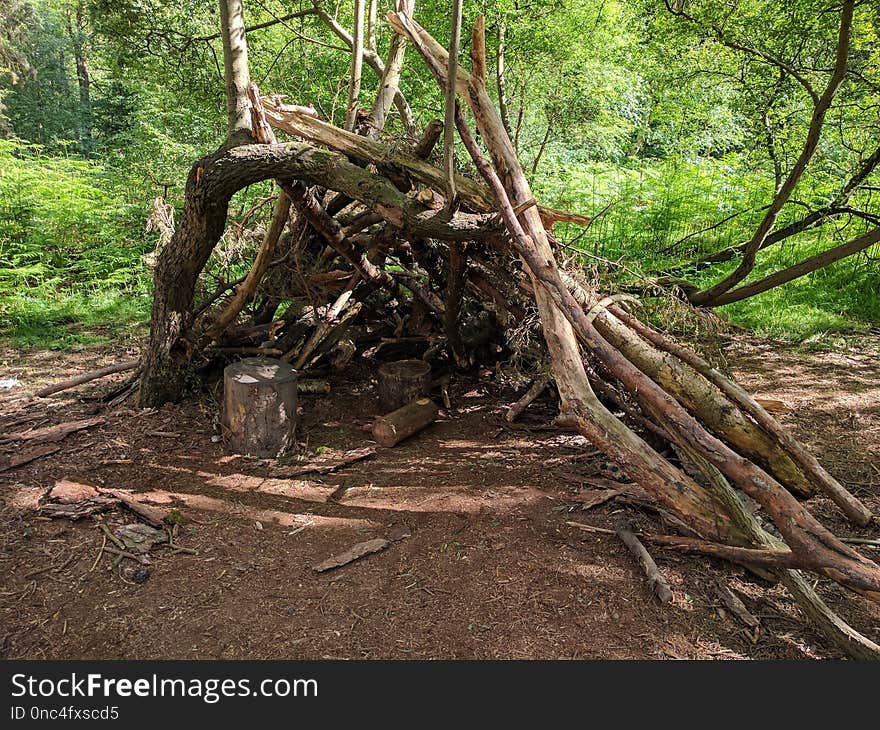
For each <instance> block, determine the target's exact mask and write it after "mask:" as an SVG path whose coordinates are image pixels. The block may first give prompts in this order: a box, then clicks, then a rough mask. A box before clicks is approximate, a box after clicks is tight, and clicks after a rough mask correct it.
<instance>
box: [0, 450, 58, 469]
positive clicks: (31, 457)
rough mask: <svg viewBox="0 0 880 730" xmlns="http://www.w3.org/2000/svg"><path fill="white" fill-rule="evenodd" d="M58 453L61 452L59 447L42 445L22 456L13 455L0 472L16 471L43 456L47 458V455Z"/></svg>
mask: <svg viewBox="0 0 880 730" xmlns="http://www.w3.org/2000/svg"><path fill="white" fill-rule="evenodd" d="M59 451H61V447H60V446H56V445H55V444H42V445H40V446H37V447H36V448H34V449H31V450H29V451H25V452H24V453H23V454H13V455H12V457H11V458H10V460H9V463H8V464H7V465H6V466H3V467H0V472H4V471H9V470H10V469H16V468H18V467H19V466H24V465H25V464H30V463H31V462H32V461H36V460H37V459H39V458H41V457H43V456H49V454H55V453H57V452H59Z"/></svg>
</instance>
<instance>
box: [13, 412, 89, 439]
mask: <svg viewBox="0 0 880 730" xmlns="http://www.w3.org/2000/svg"><path fill="white" fill-rule="evenodd" d="M103 423H105V419H104V418H102V417H100V416H98V417H96V418H85V419H82V420H79V421H66V422H65V423H59V424H57V425H55V426H46V427H45V428H34V429H31V430H29V431H18V432H16V433H11V434H8V435H6V436H3V437H0V442H8V441H34V442H36V443H50V442H55V441H61V440H62V439H64V438H66V437H67V436H69V435H70V434H72V433H76V432H77V431H83V430H85V429H87V428H93V427H94V426H100V425H102V424H103Z"/></svg>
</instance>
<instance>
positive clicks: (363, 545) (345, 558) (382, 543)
mask: <svg viewBox="0 0 880 730" xmlns="http://www.w3.org/2000/svg"><path fill="white" fill-rule="evenodd" d="M391 544H392V543H391V541H390V540H385V539H384V538H381V537H377V538H375V539H373V540H366V541H365V542H359V543H358V544H357V545H353V546H352V547H350V548H349V549H348V550H346V551H345V552H343V553H340V554H339V555H334V556H333V557H332V558H327V559H326V560H322V561H321V562H320V563H317V564H316V565H313V566H312V570H314V571H315V572H316V573H323V572H325V571H327V570H332V569H333V568H340V567H342V566H343V565H348V564H349V563H351V562H353V561H355V560H358V559H360V558H363V557H365V556H367V555H372V554H373V553H378V552H379V551H380V550H384V549H385V548H387V547H388V546H389V545H391Z"/></svg>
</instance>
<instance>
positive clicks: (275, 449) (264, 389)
mask: <svg viewBox="0 0 880 730" xmlns="http://www.w3.org/2000/svg"><path fill="white" fill-rule="evenodd" d="M221 422H222V425H223V443H224V445H225V446H226V448H227V449H229V450H230V451H233V452H235V453H237V454H247V455H249V456H259V457H262V458H273V457H276V456H281V455H282V454H285V453H287V452H288V451H290V449H291V448H293V446H294V444H295V443H296V442H295V441H294V432H295V430H296V370H294V369H293V368H292V367H291V366H290V365H288V364H287V363H285V362H281V361H278V360H266V359H264V358H259V357H249V358H246V359H244V360H239V361H238V362H234V363H232V364H231V365H228V366H227V367H226V369H225V370H224V371H223V414H222V418H221Z"/></svg>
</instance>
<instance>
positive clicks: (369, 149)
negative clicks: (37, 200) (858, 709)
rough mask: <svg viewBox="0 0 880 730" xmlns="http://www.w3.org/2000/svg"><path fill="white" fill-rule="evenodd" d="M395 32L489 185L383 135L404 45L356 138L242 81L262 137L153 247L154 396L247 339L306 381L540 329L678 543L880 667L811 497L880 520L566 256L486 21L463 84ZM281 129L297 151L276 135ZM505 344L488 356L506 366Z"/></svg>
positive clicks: (235, 152)
mask: <svg viewBox="0 0 880 730" xmlns="http://www.w3.org/2000/svg"><path fill="white" fill-rule="evenodd" d="M387 20H388V23H389V24H390V26H391V27H392V28H393V30H394V31H395V33H396V34H397V36H398V37H399V38H400V39H403V40H405V41H406V42H407V43H408V44H410V45H411V46H412V47H413V48H414V49H415V50H416V51H417V52H418V54H419V55H420V56H421V58H422V60H423V61H424V62H425V64H426V65H427V67H428V68H429V69H430V71H431V73H432V74H433V76H434V78H435V79H436V81H437V83H438V84H439V86H440V87H441V89H442V90H443V91H444V95H445V96H446V98H447V99H448V100H449V101H451V102H452V107H451V109H449V112H450V113H449V114H447V118H449V119H451V120H452V121H453V123H454V126H455V129H456V130H457V133H458V138H459V139H460V140H461V142H462V143H463V145H464V147H465V149H466V150H467V152H468V154H469V156H470V158H471V160H472V162H473V165H474V167H475V168H476V170H477V171H478V173H479V177H480V178H481V180H480V181H477V180H473V179H469V178H467V177H464V176H462V175H456V174H454V167H450V166H449V165H448V164H447V165H446V166H445V168H441V167H439V166H436V165H435V164H433V163H432V161H431V159H430V156H431V152H432V150H433V148H434V146H435V144H436V143H437V142H438V140H439V138H440V133H441V129H442V125H441V124H439V123H432V124H430V125H428V127H427V129H426V130H425V132H424V134H423V135H422V136H421V138H420V139H418V140H408V141H405V142H400V141H398V142H394V143H388V142H386V141H382V140H380V138H379V136H380V135H379V131H380V130H381V129H382V124H383V122H381V121H379V120H384V118H385V115H386V113H387V111H388V108H389V106H390V105H391V103H392V100H393V99H394V93H393V92H394V90H395V89H396V87H397V80H398V78H399V73H400V68H401V65H402V58H403V49H404V48H405V46H406V44H405V43H402V42H397V43H395V44H392V50H391V53H392V57H390V58H389V61H388V63H386V65H385V67H384V68H385V72H384V73H383V79H382V84H381V85H380V88H381V91H380V95H379V97H378V98H377V100H376V104H375V105H374V107H373V109H372V110H371V111H370V113H369V114H363V113H362V114H360V115H358V114H355V115H353V116H352V119H351V120H350V123H351V125H350V126H351V128H349V129H341V128H338V127H336V126H334V125H332V124H329V123H327V122H324V121H321V120H320V119H318V118H317V116H316V114H315V112H314V110H312V109H311V108H310V107H305V106H297V105H292V104H286V103H284V102H283V100H282V99H280V98H279V97H277V96H272V95H268V96H261V95H260V93H259V91H258V90H257V88H256V87H255V86H254V85H252V84H250V85H248V86H247V87H246V90H245V91H246V94H247V96H248V97H249V102H248V105H249V108H250V114H251V124H250V127H251V138H250V140H248V141H246V142H245V143H238V144H234V145H226V146H224V147H223V148H221V149H220V150H218V151H217V152H216V153H214V154H213V155H209V156H208V157H205V158H203V159H202V160H199V161H198V162H197V163H196V164H195V165H194V167H193V171H192V172H191V174H190V178H189V181H188V184H187V194H186V205H185V209H184V213H183V216H182V217H181V219H180V224H179V226H178V229H177V230H176V231H175V234H174V236H173V237H172V239H171V241H170V242H169V243H168V245H167V246H166V247H165V249H164V250H163V252H162V254H161V255H160V257H159V261H158V265H157V268H156V274H155V297H154V305H153V317H152V330H151V340H150V345H149V348H148V350H147V352H146V356H145V358H144V360H143V363H142V368H143V369H142V374H141V381H140V397H141V401H142V403H143V404H145V405H158V404H161V403H163V402H166V401H168V400H174V399H177V398H179V397H181V396H182V395H183V393H184V384H185V382H186V381H187V377H188V375H187V374H188V373H190V372H191V370H192V368H193V364H194V363H196V362H198V361H199V358H202V359H206V358H210V357H212V356H214V355H216V353H217V351H218V350H219V351H221V352H225V353H226V354H228V353H230V352H232V351H237V352H242V353H245V354H251V349H255V350H257V351H260V352H262V354H265V355H269V356H276V357H280V358H282V359H284V360H286V361H289V362H291V363H293V364H294V365H295V367H297V368H301V369H308V368H309V367H313V366H314V365H315V364H317V363H319V362H322V361H334V362H335V363H336V364H337V365H339V364H344V363H345V362H346V361H347V358H349V359H350V357H351V355H352V354H353V353H354V352H356V351H362V350H363V348H364V347H365V345H366V344H367V343H369V342H373V343H374V345H373V346H374V347H376V348H379V349H381V348H382V347H384V346H387V345H393V346H394V347H400V346H404V345H406V346H409V345H411V344H414V343H417V344H418V346H419V348H420V352H419V353H416V356H421V357H425V358H431V357H446V358H447V360H448V363H449V364H450V366H452V367H459V368H463V367H467V366H469V365H471V364H473V362H474V360H475V358H478V357H479V350H480V348H481V347H483V346H485V345H491V344H492V343H493V342H496V343H497V342H501V343H503V342H504V338H503V336H502V337H501V338H500V339H499V338H496V337H495V334H491V335H490V336H488V337H481V336H479V335H477V336H473V333H472V332H471V331H470V330H471V329H474V328H473V327H472V326H471V325H472V323H474V322H489V323H490V326H489V327H488V329H489V330H491V331H492V332H493V333H494V332H495V331H497V332H502V333H503V332H504V331H510V330H513V329H515V328H517V327H520V326H522V323H523V322H526V321H529V320H530V319H533V320H534V321H535V325H536V327H539V328H540V333H539V334H540V335H541V337H542V339H543V343H544V345H543V346H541V347H540V348H536V351H535V352H534V353H532V358H533V360H534V361H535V362H536V363H537V362H539V361H541V360H542V359H543V360H545V361H546V362H547V363H548V364H549V374H550V376H551V378H552V381H553V382H554V383H555V387H556V389H557V390H558V392H559V401H560V414H559V417H558V420H559V421H560V422H562V423H564V424H566V425H568V426H570V427H573V428H574V429H576V430H577V431H578V432H579V433H580V434H582V435H583V436H584V437H586V438H587V439H588V440H589V441H590V442H591V443H592V444H593V445H594V446H596V447H597V448H599V449H600V450H601V451H602V452H604V453H605V454H606V455H607V456H608V458H610V459H612V460H613V461H614V462H615V463H617V464H618V465H619V466H620V468H621V469H622V470H623V471H624V472H625V473H626V474H627V476H628V477H629V478H630V479H631V480H632V481H633V482H636V483H637V484H638V485H639V486H640V487H641V489H642V490H644V492H646V493H647V494H648V495H649V496H650V499H651V500H653V503H654V504H655V505H656V507H657V508H658V509H660V510H662V511H663V512H664V513H665V514H667V515H669V516H670V517H671V518H672V522H673V523H674V524H675V525H677V526H678V527H679V529H680V532H681V534H680V535H675V536H668V539H665V540H662V541H661V542H662V543H663V544H664V545H666V546H668V547H670V548H673V549H678V550H685V551H688V552H696V553H701V554H704V555H708V556H713V557H717V558H722V559H725V560H728V561H732V562H735V563H738V564H742V565H745V566H747V567H749V568H750V569H752V570H755V571H758V572H760V573H761V574H762V575H764V576H768V577H772V578H774V579H775V580H778V581H780V582H781V583H783V584H784V585H785V586H786V587H787V588H788V590H789V591H790V592H791V593H792V595H793V596H794V597H795V599H796V600H797V601H798V602H799V604H800V605H801V606H802V607H803V609H804V611H805V612H806V613H807V615H808V616H809V617H810V618H811V619H812V621H813V622H814V623H815V624H816V626H817V627H818V628H819V629H820V630H821V631H823V632H824V633H825V634H826V635H827V636H828V637H829V639H830V640H831V641H833V642H834V643H836V644H837V645H838V646H840V647H841V648H842V649H843V650H844V651H845V652H847V653H848V654H850V655H852V656H859V657H874V658H878V657H880V647H878V646H877V645H876V644H875V643H874V642H872V641H871V640H870V639H868V638H867V637H865V636H862V635H861V634H859V633H858V632H857V631H856V630H855V629H853V628H852V627H850V626H848V625H847V624H846V623H844V622H843V621H842V620H841V619H840V618H839V617H838V616H836V615H835V614H834V613H833V612H832V611H831V610H830V609H829V608H828V606H827V605H826V604H825V603H824V602H823V601H822V600H821V598H820V597H819V596H818V594H817V593H816V592H815V591H814V589H813V587H812V585H811V583H810V582H808V581H807V580H806V578H805V577H804V575H803V574H802V572H801V571H809V572H811V573H813V574H815V575H817V576H819V577H822V578H825V579H828V580H830V581H833V582H835V583H837V584H839V585H841V586H843V587H845V588H847V589H849V590H850V591H852V592H854V593H855V594H858V595H859V596H862V597H864V598H867V599H869V600H872V601H880V566H878V565H876V564H875V563H874V562H873V561H871V560H869V559H868V558H866V557H865V556H863V555H862V554H861V553H859V552H858V551H857V550H855V549H853V548H852V547H851V546H850V545H848V544H846V543H844V542H843V541H842V540H841V539H839V538H838V537H836V536H835V535H834V534H833V533H832V532H831V531H830V530H828V529H827V528H826V527H825V526H823V525H822V524H821V523H820V522H819V521H818V520H817V519H816V518H815V517H814V516H813V515H812V514H811V513H810V512H809V511H808V509H807V508H806V507H805V506H804V505H803V504H802V503H801V501H800V500H801V499H802V498H805V497H808V496H810V495H811V494H814V493H816V492H821V493H824V494H825V495H827V496H828V497H829V498H830V499H831V500H833V502H834V503H835V504H836V505H837V506H838V507H839V509H840V510H841V511H842V512H843V514H844V515H845V516H846V517H847V519H849V520H850V521H851V522H853V523H854V524H856V525H859V526H865V525H867V524H868V523H869V522H870V521H871V520H872V519H873V515H872V514H871V512H870V511H869V510H868V509H867V507H866V506H865V505H864V504H862V503H861V502H860V501H859V500H858V499H856V498H855V497H854V496H853V495H852V494H850V493H849V492H848V491H847V490H846V489H845V488H844V487H843V486H842V485H841V484H840V483H839V482H838V481H836V480H835V479H834V478H833V477H832V476H831V475H830V474H829V473H828V472H826V471H825V470H824V469H823V468H822V466H821V465H820V464H819V463H818V462H817V461H816V459H815V458H814V457H813V456H812V455H811V454H810V453H809V452H808V451H807V450H806V448H805V447H804V446H802V445H801V444H800V443H798V442H797V441H796V440H795V439H794V438H793V437H792V436H791V435H790V434H789V433H788V432H787V431H785V430H784V429H783V427H782V426H781V425H780V424H779V423H777V421H776V420H775V419H774V418H773V416H772V415H771V414H769V413H768V412H767V411H766V410H765V409H764V408H763V407H762V406H761V405H760V404H759V403H758V402H757V401H756V400H755V399H754V398H752V396H750V395H749V394H748V393H747V392H746V391H745V390H743V389H742V388H741V387H740V386H739V385H738V384H737V383H735V382H734V381H732V380H730V379H728V378H727V377H725V376H724V375H723V374H721V373H720V372H718V371H717V370H715V369H714V368H712V367H711V366H710V365H708V364H707V363H706V362H704V361H703V360H702V359H701V358H700V357H698V356H697V355H696V354H694V353H693V352H691V351H690V350H688V349H686V348H684V347H682V346H681V345H679V344H678V343H677V342H674V341H673V340H671V339H670V338H669V337H668V336H667V335H665V334H664V333H662V332H659V331H657V330H655V329H652V328H651V327H649V326H648V325H646V324H644V323H643V322H641V321H640V320H639V319H637V318H636V317H635V316H633V314H631V313H630V312H629V311H627V310H626V309H625V308H624V307H623V303H622V302H621V301H620V300H619V298H618V297H609V296H604V295H603V294H602V293H601V292H598V291H596V290H595V289H594V288H593V287H592V286H591V285H589V284H588V283H587V282H585V281H584V280H583V279H580V278H579V277H578V276H577V275H576V272H569V271H566V270H564V269H563V268H562V267H561V266H560V265H559V263H558V260H557V258H558V257H557V250H556V248H557V247H556V242H555V241H554V238H553V235H552V230H553V226H554V225H555V224H556V223H557V222H560V221H568V222H574V223H578V224H581V225H588V224H589V218H587V217H585V216H579V215H573V214H568V213H564V212H560V211H555V210H552V209H548V208H545V207H542V206H541V205H540V204H539V203H538V201H536V199H535V197H534V196H533V194H532V191H531V189H530V187H529V184H528V181H527V179H526V175H525V174H524V172H523V169H522V166H521V164H520V161H519V159H518V158H517V155H516V152H515V148H514V145H513V143H512V141H511V139H510V137H509V135H508V133H507V131H506V130H505V127H504V124H503V123H502V120H501V117H500V115H499V113H498V111H497V110H496V108H495V106H494V104H493V102H492V101H491V99H490V96H489V94H488V92H487V89H486V83H485V69H486V62H485V42H484V38H483V35H484V23H483V19H482V18H480V19H478V21H477V23H476V24H475V26H474V28H473V33H472V39H471V65H472V70H471V71H470V72H469V71H467V70H466V69H464V68H462V67H461V66H460V65H458V64H457V63H451V62H450V57H449V54H448V53H447V50H446V49H445V48H444V47H443V46H442V45H441V44H439V43H438V42H437V41H436V40H435V39H434V38H432V37H431V35H430V34H429V33H428V32H427V31H425V30H424V29H423V28H422V27H421V26H419V24H418V23H417V22H416V21H415V20H413V18H412V16H411V13H410V12H407V8H406V6H405V3H401V6H400V10H399V11H398V12H396V13H389V14H388V15H387ZM394 54H399V56H398V55H394ZM245 59H246V56H245ZM230 108H232V106H231V107H230ZM468 113H469V114H468ZM469 117H470V118H469ZM471 124H475V126H476V130H477V132H478V134H479V139H480V141H479V142H478V141H477V132H474V131H473V130H472V129H471ZM446 129H447V131H448V130H449V126H447V127H446ZM280 133H284V134H286V135H288V136H289V137H291V138H293V140H295V141H288V142H279V141H278V139H277V138H276V134H280ZM447 150H448V146H447ZM447 160H448V153H447ZM265 179H275V180H276V181H277V184H278V189H279V194H278V197H277V200H276V202H275V209H274V212H273V217H272V222H271V224H270V225H269V227H268V229H267V231H266V233H265V236H264V238H263V241H262V246H261V248H260V251H259V253H258V255H257V256H256V259H255V261H254V263H253V266H252V268H251V271H250V272H249V273H248V275H247V276H246V277H245V278H244V279H243V280H242V281H240V282H238V284H237V287H236V288H235V290H234V291H233V292H232V293H231V294H228V295H227V296H225V298H221V299H220V300H219V301H217V302H215V303H213V305H212V306H208V307H202V308H201V309H200V311H196V310H197V308H196V307H195V306H194V303H193V297H194V290H195V283H196V281H197V278H198V275H199V272H200V271H201V270H202V268H203V267H204V265H205V262H206V261H207V260H208V257H209V256H210V253H211V250H212V249H213V247H214V245H215V244H216V243H217V241H218V240H219V238H220V235H221V234H222V231H223V227H224V225H225V220H226V206H227V205H228V202H229V199H230V198H231V196H232V194H233V193H234V192H235V191H236V190H239V189H241V188H243V187H244V186H246V185H248V184H251V183H252V182H256V181H258V180H265ZM283 304H284V307H282V305H283ZM248 308H249V309H248ZM243 312H244V313H247V319H245V320H244V321H243V317H242V314H243ZM534 312H537V315H538V316H537V317H530V316H529V315H530V313H534ZM477 329H479V328H477ZM493 338H495V339H493ZM498 347H502V345H496V346H495V348H494V349H493V348H492V347H489V353H488V354H487V357H498V356H499V351H498ZM395 354H398V353H395ZM406 354H407V355H410V356H411V355H412V354H413V353H411V352H408V353H406ZM612 411H615V412H622V413H623V414H624V416H622V417H620V418H619V417H617V416H615V415H614V413H613V412H612ZM655 542H656V540H655Z"/></svg>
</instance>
